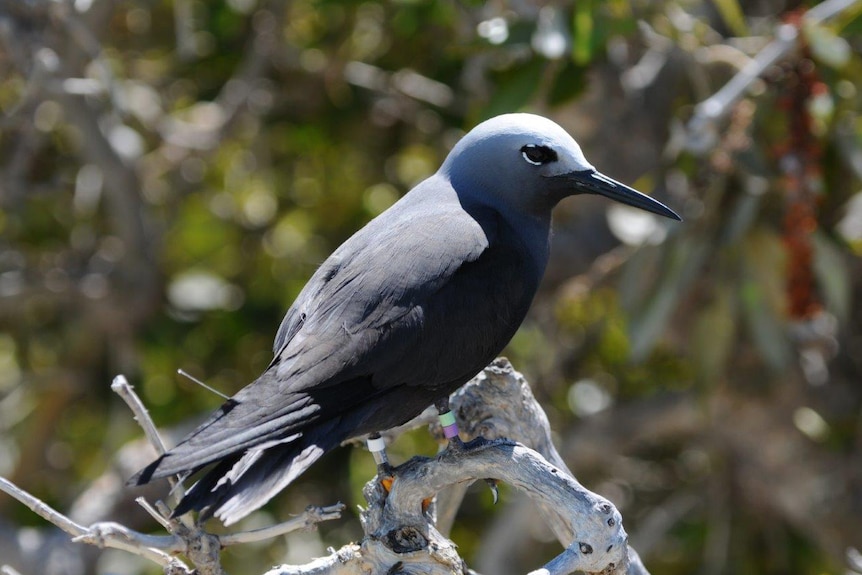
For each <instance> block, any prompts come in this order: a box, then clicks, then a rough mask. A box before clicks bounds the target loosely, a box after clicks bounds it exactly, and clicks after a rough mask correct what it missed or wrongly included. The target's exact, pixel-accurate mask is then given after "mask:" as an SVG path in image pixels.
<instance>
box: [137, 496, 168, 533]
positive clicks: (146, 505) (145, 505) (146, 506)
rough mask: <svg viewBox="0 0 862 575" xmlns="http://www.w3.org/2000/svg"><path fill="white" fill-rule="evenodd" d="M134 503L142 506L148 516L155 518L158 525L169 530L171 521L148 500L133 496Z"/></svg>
mask: <svg viewBox="0 0 862 575" xmlns="http://www.w3.org/2000/svg"><path fill="white" fill-rule="evenodd" d="M135 503H137V504H138V505H140V506H141V507H143V508H144V511H146V512H147V513H148V514H149V515H150V517H152V518H153V519H155V520H156V521H157V522H158V523H159V525H161V526H162V527H164V528H165V529H167V530H168V531H170V530H171V522H170V521H169V520H168V519H166V518H165V516H164V515H162V513H161V512H160V511H159V510H158V509H156V508H155V507H153V506H152V505H151V504H150V502H149V501H147V500H146V499H144V498H143V497H137V498H135Z"/></svg>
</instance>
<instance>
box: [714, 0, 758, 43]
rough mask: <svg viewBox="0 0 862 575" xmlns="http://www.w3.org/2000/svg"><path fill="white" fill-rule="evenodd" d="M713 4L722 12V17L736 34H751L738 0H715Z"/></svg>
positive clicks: (740, 35)
mask: <svg viewBox="0 0 862 575" xmlns="http://www.w3.org/2000/svg"><path fill="white" fill-rule="evenodd" d="M713 4H714V5H715V7H716V9H717V10H718V12H719V14H721V19H722V20H724V23H725V24H726V25H727V27H728V28H730V31H731V32H733V34H734V35H735V36H739V37H743V36H749V35H750V34H749V32H748V25H747V24H746V23H745V15H744V14H743V12H742V8H741V7H740V5H739V2H737V0H713Z"/></svg>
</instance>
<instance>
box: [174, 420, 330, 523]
mask: <svg viewBox="0 0 862 575" xmlns="http://www.w3.org/2000/svg"><path fill="white" fill-rule="evenodd" d="M336 427H337V422H336V421H330V422H327V423H326V424H324V425H321V426H318V427H316V428H315V429H313V430H311V431H309V432H307V433H305V434H304V435H302V436H301V437H294V438H293V439H295V440H294V441H292V442H289V443H285V442H281V443H275V444H270V445H269V446H265V447H263V448H255V449H251V450H248V451H246V452H245V453H244V454H237V455H235V456H233V457H230V458H228V459H225V460H223V461H221V462H220V463H219V464H218V465H216V466H215V467H213V468H212V469H211V470H210V471H208V472H207V473H206V474H205V475H204V476H203V477H202V478H201V479H200V480H199V481H198V482H197V483H195V484H194V485H193V486H192V487H191V489H189V491H188V493H186V495H185V497H183V499H182V501H180V503H179V504H178V505H177V507H176V509H174V512H173V515H174V516H179V515H182V514H184V513H186V512H188V511H191V510H196V511H200V512H201V516H200V519H201V520H205V519H207V518H209V517H210V516H212V515H215V516H216V517H218V518H219V519H220V520H221V521H222V522H223V523H224V524H225V525H231V524H232V523H236V522H237V521H239V520H240V519H242V518H243V517H245V516H246V515H248V514H249V513H251V512H252V511H254V510H256V509H258V508H259V507H261V506H263V505H264V504H265V503H266V502H267V501H269V500H270V499H272V497H274V496H275V495H276V494H277V493H278V492H279V491H281V490H282V489H284V488H285V487H286V486H287V485H288V484H290V483H291V482H292V481H293V480H294V479H296V478H297V477H299V476H300V475H301V474H302V473H303V472H304V471H305V470H306V469H308V468H309V467H310V466H311V464H312V463H314V462H315V461H317V460H318V459H319V458H320V457H321V456H322V455H323V454H325V453H326V452H328V451H330V450H331V449H333V448H335V447H336V446H338V445H339V444H340V443H341V441H342V440H343V439H345V438H346V433H344V432H339V431H338V430H337V429H336Z"/></svg>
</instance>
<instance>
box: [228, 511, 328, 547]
mask: <svg viewBox="0 0 862 575" xmlns="http://www.w3.org/2000/svg"><path fill="white" fill-rule="evenodd" d="M342 511H344V504H343V503H336V504H335V505H328V506H326V507H315V506H310V507H308V508H307V509H306V510H305V512H304V513H303V514H302V515H300V516H299V517H294V518H293V519H291V520H289V521H285V522H283V523H279V524H277V525H271V526H269V527H263V528H261V529H254V530H252V531H242V532H240V533H229V534H227V535H221V536H219V541H220V542H221V544H222V547H228V546H230V545H236V544H238V543H251V542H255V541H263V540H266V539H272V538H274V537H278V536H280V535H284V534H286V533H290V532H292V531H298V530H300V529H309V528H313V527H314V526H316V525H317V524H318V523H320V522H322V521H330V520H332V519H339V518H340V517H341V512H342Z"/></svg>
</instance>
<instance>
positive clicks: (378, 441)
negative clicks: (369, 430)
mask: <svg viewBox="0 0 862 575" xmlns="http://www.w3.org/2000/svg"><path fill="white" fill-rule="evenodd" d="M365 443H366V445H368V451H370V452H371V456H372V457H373V458H374V463H376V464H377V477H378V478H379V480H380V484H381V485H382V486H383V489H385V490H386V492H387V493H388V492H389V490H390V489H391V488H392V480H393V479H394V478H395V472H394V470H393V469H392V465H390V464H389V457H388V456H387V455H386V442H385V441H384V440H383V438H382V437H380V434H379V433H373V434H371V435H369V436H368V439H367V440H366V441H365Z"/></svg>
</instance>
